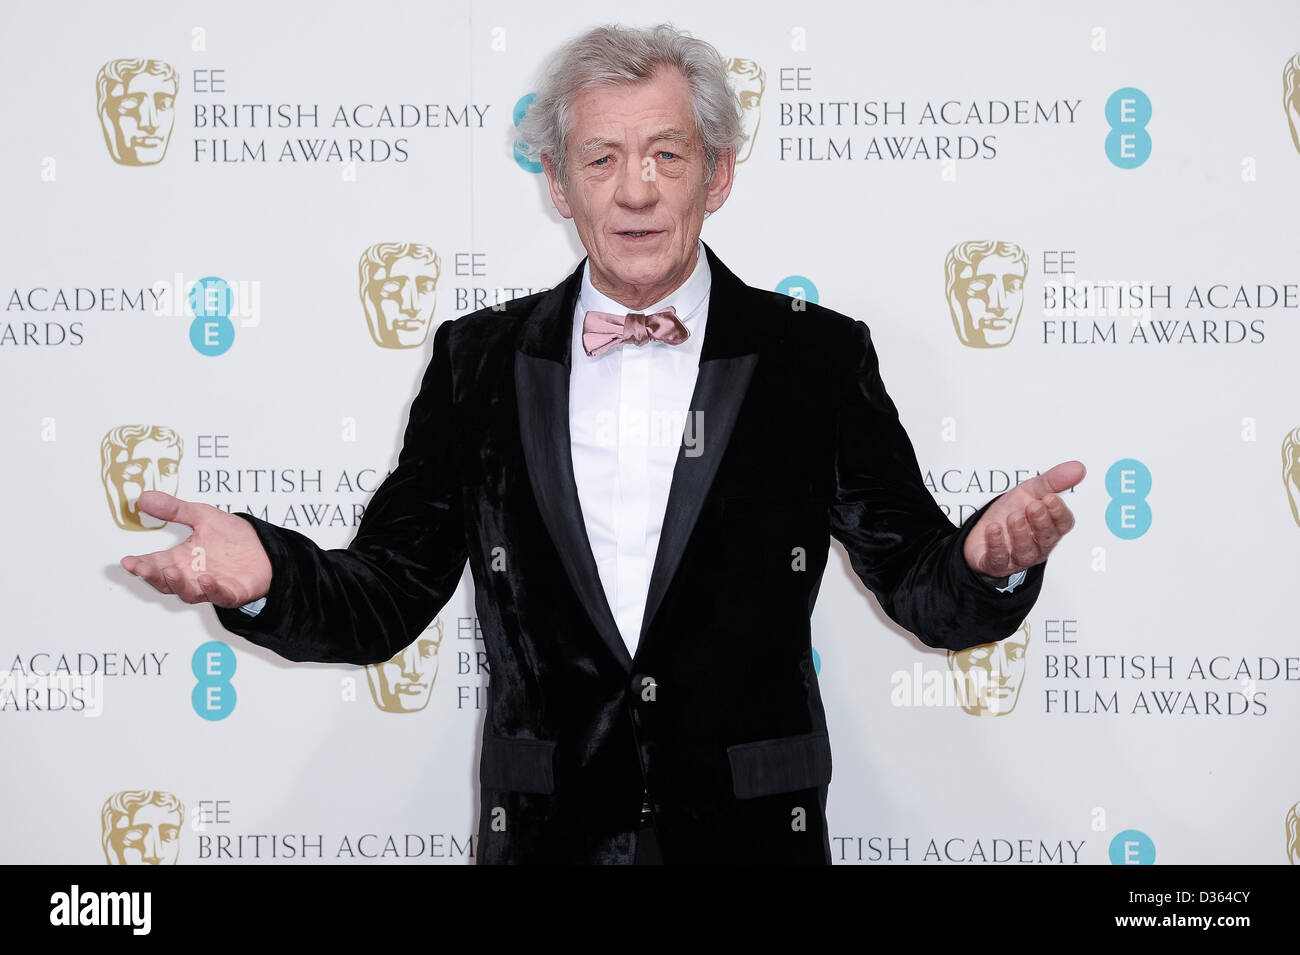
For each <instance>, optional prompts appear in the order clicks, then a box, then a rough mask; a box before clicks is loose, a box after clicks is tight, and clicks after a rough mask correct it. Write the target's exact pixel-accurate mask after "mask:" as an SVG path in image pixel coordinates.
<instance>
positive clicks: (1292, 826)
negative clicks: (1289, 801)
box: [1286, 802, 1300, 865]
mask: <svg viewBox="0 0 1300 955" xmlns="http://www.w3.org/2000/svg"><path fill="white" fill-rule="evenodd" d="M1286 857H1287V860H1288V861H1289V862H1290V863H1291V864H1292V865H1300V802H1298V803H1296V804H1295V805H1294V806H1292V807H1291V808H1290V809H1288V810H1287V812H1286Z"/></svg>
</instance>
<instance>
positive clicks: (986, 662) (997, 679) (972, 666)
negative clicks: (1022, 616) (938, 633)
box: [948, 626, 1029, 716]
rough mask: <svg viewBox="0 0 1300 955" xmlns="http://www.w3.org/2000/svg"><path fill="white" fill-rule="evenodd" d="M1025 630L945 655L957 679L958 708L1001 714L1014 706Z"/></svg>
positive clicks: (1021, 679) (1022, 668)
mask: <svg viewBox="0 0 1300 955" xmlns="http://www.w3.org/2000/svg"><path fill="white" fill-rule="evenodd" d="M1028 647H1029V630H1028V628H1027V627H1024V626H1022V627H1021V628H1020V629H1019V630H1017V631H1016V632H1015V633H1013V634H1012V635H1011V636H1009V637H1007V638H1006V639H1005V640H999V641H998V642H997V643H988V644H983V645H981V646H978V647H971V648H969V649H967V650H961V651H959V652H957V653H953V654H949V657H948V661H949V665H950V668H951V669H952V671H953V673H954V675H955V676H956V677H957V679H958V691H959V692H958V697H959V698H960V699H961V700H962V701H963V703H962V709H964V710H965V711H966V712H967V713H971V714H973V715H977V716H1002V715H1004V714H1006V713H1010V712H1011V711H1012V710H1014V709H1015V708H1016V701H1017V700H1018V699H1019V698H1020V687H1021V685H1022V684H1023V683H1024V677H1025V651H1026V650H1027V649H1028Z"/></svg>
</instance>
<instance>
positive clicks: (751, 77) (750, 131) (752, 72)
mask: <svg viewBox="0 0 1300 955" xmlns="http://www.w3.org/2000/svg"><path fill="white" fill-rule="evenodd" d="M726 67H727V79H728V80H730V81H731V88H732V89H734V90H735V91H736V100H737V102H739V103H740V124H741V127H742V128H743V129H744V131H745V141H744V142H743V143H742V144H741V146H740V149H738V150H737V151H736V162H738V163H740V162H744V161H745V160H746V159H748V158H749V157H750V155H751V154H752V153H753V152H754V137H755V136H757V135H758V121H759V119H761V118H762V115H761V112H760V110H759V107H760V106H761V105H762V102H763V89H764V87H765V86H766V85H767V74H766V73H764V72H763V68H762V67H761V66H759V65H758V64H757V63H755V62H754V61H753V60H742V59H734V58H733V59H730V60H727V62H726Z"/></svg>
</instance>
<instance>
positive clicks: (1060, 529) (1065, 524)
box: [1043, 494, 1074, 536]
mask: <svg viewBox="0 0 1300 955" xmlns="http://www.w3.org/2000/svg"><path fill="white" fill-rule="evenodd" d="M1043 504H1044V505H1045V506H1046V507H1047V513H1048V514H1050V515H1051V516H1052V523H1053V524H1054V525H1055V526H1056V532H1057V533H1058V534H1060V535H1061V536H1064V535H1066V534H1068V533H1069V532H1070V529H1071V528H1072V527H1074V514H1072V513H1071V512H1070V509H1069V508H1068V507H1066V505H1065V502H1064V501H1063V500H1061V499H1060V498H1059V497H1057V496H1056V495H1055V494H1049V495H1047V497H1046V498H1044V499H1043Z"/></svg>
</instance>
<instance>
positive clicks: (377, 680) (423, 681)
mask: <svg viewBox="0 0 1300 955" xmlns="http://www.w3.org/2000/svg"><path fill="white" fill-rule="evenodd" d="M441 640H442V631H441V630H436V629H433V628H430V629H429V630H426V631H425V632H424V634H423V636H421V637H420V638H419V639H418V640H416V641H415V642H414V643H413V644H411V645H410V646H409V647H406V648H405V649H404V650H402V651H401V652H400V653H396V654H394V655H393V657H392V659H390V660H386V661H385V662H383V663H377V664H375V665H374V666H368V667H366V676H367V677H368V678H369V680H370V695H371V696H372V697H373V698H374V701H375V705H376V706H378V707H379V708H380V709H381V710H383V711H384V712H385V713H415V712H417V711H419V710H422V709H424V708H425V707H426V706H428V705H429V699H430V697H431V696H432V695H433V681H434V679H435V678H436V677H437V675H438V645H439V644H440V643H441Z"/></svg>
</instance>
